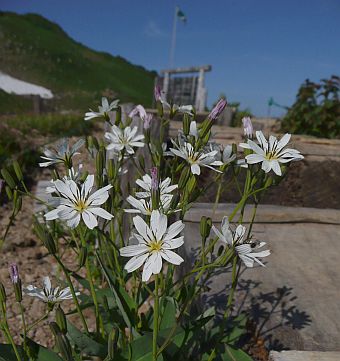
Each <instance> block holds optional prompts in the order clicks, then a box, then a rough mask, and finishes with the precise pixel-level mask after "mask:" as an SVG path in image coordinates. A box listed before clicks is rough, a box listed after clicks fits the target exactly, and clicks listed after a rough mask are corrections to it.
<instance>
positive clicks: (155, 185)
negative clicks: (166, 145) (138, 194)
mask: <svg viewBox="0 0 340 361" xmlns="http://www.w3.org/2000/svg"><path fill="white" fill-rule="evenodd" d="M151 190H154V191H155V190H158V170H157V168H156V167H152V168H151Z"/></svg>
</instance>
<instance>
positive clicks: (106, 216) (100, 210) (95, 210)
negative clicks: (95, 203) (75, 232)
mask: <svg viewBox="0 0 340 361" xmlns="http://www.w3.org/2000/svg"><path fill="white" fill-rule="evenodd" d="M88 211H89V212H91V213H93V214H95V215H96V216H99V217H101V218H104V219H108V220H110V219H112V218H113V215H112V214H111V213H109V212H108V211H106V210H105V209H103V208H99V207H90V208H88Z"/></svg>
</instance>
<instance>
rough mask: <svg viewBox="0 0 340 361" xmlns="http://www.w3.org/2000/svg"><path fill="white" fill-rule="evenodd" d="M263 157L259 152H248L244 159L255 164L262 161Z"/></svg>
mask: <svg viewBox="0 0 340 361" xmlns="http://www.w3.org/2000/svg"><path fill="white" fill-rule="evenodd" d="M263 160H264V157H263V156H262V155H260V154H256V153H254V154H249V155H247V156H246V161H247V163H248V164H256V163H260V162H263Z"/></svg>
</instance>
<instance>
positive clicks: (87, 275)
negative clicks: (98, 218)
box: [79, 229, 101, 334]
mask: <svg viewBox="0 0 340 361" xmlns="http://www.w3.org/2000/svg"><path fill="white" fill-rule="evenodd" d="M79 235H80V239H81V244H82V246H83V247H86V246H87V245H86V240H85V236H84V233H83V230H82V229H80V230H79ZM85 268H86V278H87V280H88V281H89V284H90V292H91V296H92V299H93V303H94V309H95V313H96V332H97V333H98V334H99V333H100V324H101V322H100V320H101V317H100V313H99V305H98V299H97V294H96V290H95V288H94V284H93V279H92V273H91V267H90V263H89V255H88V256H87V257H86V261H85Z"/></svg>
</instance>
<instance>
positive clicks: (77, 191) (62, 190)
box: [45, 175, 113, 229]
mask: <svg viewBox="0 0 340 361" xmlns="http://www.w3.org/2000/svg"><path fill="white" fill-rule="evenodd" d="M93 183H94V175H88V176H87V178H86V179H85V182H84V183H83V184H82V186H81V187H80V186H78V185H77V184H76V182H74V181H73V180H66V181H62V180H60V179H58V180H56V181H55V182H54V185H55V188H56V190H57V192H58V193H59V195H60V197H58V198H56V197H53V198H52V202H55V201H56V200H57V201H58V203H57V204H58V206H57V208H56V209H54V210H52V211H50V212H48V213H46V214H45V218H46V220H47V221H51V220H54V219H58V218H59V219H61V220H63V221H66V222H67V225H68V226H69V227H71V228H75V227H77V226H78V224H79V222H80V219H83V221H84V223H85V224H86V226H87V227H88V228H90V229H93V228H94V227H96V226H97V225H98V221H97V217H98V216H99V217H101V218H104V219H108V220H110V219H111V218H112V217H113V215H112V214H110V213H109V212H107V211H106V210H105V209H103V208H100V207H99V206H100V205H102V204H103V203H105V202H106V201H107V199H108V198H109V192H108V190H109V189H110V188H112V185H110V184H109V185H107V186H105V187H103V188H100V189H98V190H97V191H95V192H94V193H92V194H90V193H91V191H92V188H93ZM52 204H53V203H52Z"/></svg>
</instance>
